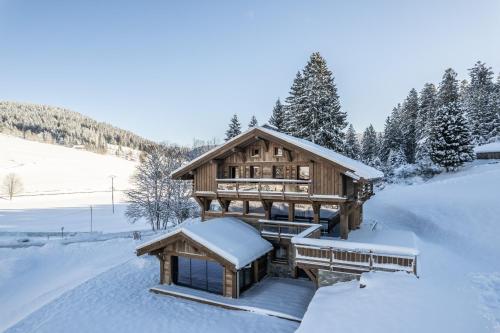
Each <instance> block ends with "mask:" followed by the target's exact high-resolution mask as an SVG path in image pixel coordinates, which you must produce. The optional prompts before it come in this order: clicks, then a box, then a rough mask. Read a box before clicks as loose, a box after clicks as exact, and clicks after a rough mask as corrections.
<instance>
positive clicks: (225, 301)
mask: <svg viewBox="0 0 500 333" xmlns="http://www.w3.org/2000/svg"><path fill="white" fill-rule="evenodd" d="M151 290H152V291H154V292H159V293H162V292H165V293H166V294H172V295H177V296H179V297H182V298H188V299H191V300H194V301H199V302H206V303H209V304H213V305H217V306H221V307H227V308H232V309H236V310H243V311H250V312H254V313H260V314H265V315H269V316H275V317H279V318H283V319H288V320H293V321H301V320H302V317H303V316H304V313H305V312H306V309H307V306H308V304H309V302H310V301H311V299H312V297H313V295H314V292H315V288H314V285H313V284H312V282H311V281H309V280H302V279H285V278H273V277H270V278H266V279H264V280H262V281H261V282H259V283H256V284H255V285H254V286H252V287H251V288H250V289H249V290H247V291H245V292H243V293H242V294H241V297H240V298H228V297H223V296H220V295H216V294H212V293H209V292H206V291H202V290H196V289H192V288H187V287H182V286H177V285H173V284H172V285H158V286H155V287H154V288H152V289H151Z"/></svg>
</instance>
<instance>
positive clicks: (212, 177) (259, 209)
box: [137, 127, 416, 297]
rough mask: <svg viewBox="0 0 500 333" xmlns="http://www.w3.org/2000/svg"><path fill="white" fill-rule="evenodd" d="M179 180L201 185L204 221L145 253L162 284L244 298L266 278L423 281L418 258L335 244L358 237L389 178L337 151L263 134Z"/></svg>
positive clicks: (182, 171) (236, 142) (243, 137)
mask: <svg viewBox="0 0 500 333" xmlns="http://www.w3.org/2000/svg"><path fill="white" fill-rule="evenodd" d="M172 176H173V177H174V178H176V179H185V180H192V182H193V197H194V198H195V199H196V201H197V202H198V203H199V205H200V207H201V222H196V223H190V224H188V225H187V226H184V225H182V226H181V227H179V228H177V229H176V231H174V232H172V233H169V234H167V235H166V236H163V237H160V238H159V239H156V240H153V241H151V242H148V243H146V244H144V245H141V246H140V247H138V249H137V254H138V255H142V254H146V253H149V254H154V255H156V256H157V257H158V258H159V259H160V266H161V270H160V272H161V274H160V276H161V278H160V282H161V283H164V284H170V283H175V284H181V285H188V286H191V287H194V288H198V289H204V290H207V291H211V292H216V293H219V294H222V295H224V296H228V297H238V296H239V295H240V293H241V292H242V291H243V290H244V289H245V288H247V287H248V286H250V285H251V284H252V283H254V282H257V281H259V280H260V279H261V278H262V277H263V276H265V275H266V274H269V275H274V276H287V277H298V276H304V277H309V278H310V279H311V280H312V281H313V282H314V283H315V284H316V285H317V286H318V285H321V281H322V280H332V277H331V276H330V275H331V274H330V275H328V274H326V275H325V274H323V273H322V272H326V273H331V272H339V273H347V274H360V273H362V272H364V271H369V270H373V269H380V270H404V271H408V272H414V273H416V254H415V253H413V252H412V251H406V252H404V251H403V252H402V253H399V255H398V254H395V252H394V251H393V252H391V251H387V249H386V248H378V249H372V248H369V247H366V245H363V244H358V245H353V244H354V243H351V244H350V245H346V244H347V243H350V242H346V243H344V242H341V241H336V242H335V241H334V239H335V238H337V239H339V240H340V239H347V238H348V234H349V231H350V230H353V229H356V228H359V225H360V224H361V222H362V216H363V213H362V212H363V203H364V202H365V201H366V200H368V199H369V198H370V197H371V196H372V195H373V183H372V182H373V181H374V180H376V179H378V178H380V177H382V176H383V174H382V173H381V172H380V171H378V170H376V169H374V168H372V167H369V166H367V165H365V164H363V163H361V162H359V161H355V160H353V159H350V158H348V157H346V156H343V155H341V154H339V153H336V152H334V151H332V150H329V149H326V148H323V147H321V146H319V145H316V144H314V143H311V142H309V141H306V140H302V139H297V138H295V137H292V136H289V135H286V134H283V133H280V132H277V131H275V130H273V129H272V128H268V127H255V128H252V129H250V130H248V131H246V132H244V133H242V134H240V135H238V136H237V137H235V138H233V139H231V140H229V141H227V142H226V143H225V144H223V145H221V146H219V147H216V148H214V149H213V150H211V151H209V152H207V153H205V154H203V155H202V156H200V157H198V158H196V159H194V160H193V161H191V162H189V163H188V164H186V165H184V166H182V167H181V168H179V169H178V170H176V171H174V172H173V174H172ZM203 221H205V222H203ZM322 236H327V237H322ZM320 238H326V239H320ZM396 252H397V251H396ZM214 272H215V274H212V273H214ZM213 276H215V278H214V277H213ZM333 279H336V277H333Z"/></svg>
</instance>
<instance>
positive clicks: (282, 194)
mask: <svg viewBox="0 0 500 333" xmlns="http://www.w3.org/2000/svg"><path fill="white" fill-rule="evenodd" d="M216 181H217V196H218V197H224V198H234V199H243V200H244V199H252V198H253V199H269V200H273V199H274V200H287V199H291V200H301V199H302V200H308V201H310V200H315V201H322V200H324V201H331V200H338V201H345V200H346V199H347V198H346V197H342V196H338V195H317V194H313V193H312V182H311V180H300V179H298V180H296V179H275V178H223V179H217V180H216Z"/></svg>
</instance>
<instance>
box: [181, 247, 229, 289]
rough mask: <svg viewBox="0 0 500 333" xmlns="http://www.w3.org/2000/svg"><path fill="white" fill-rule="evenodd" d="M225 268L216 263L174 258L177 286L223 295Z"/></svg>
mask: <svg viewBox="0 0 500 333" xmlns="http://www.w3.org/2000/svg"><path fill="white" fill-rule="evenodd" d="M223 272H224V269H223V267H222V266H221V265H220V264H218V263H217V262H215V261H209V260H201V259H194V258H188V257H182V256H179V257H172V275H173V280H174V283H175V284H178V285H182V286H187V287H191V288H195V289H201V290H206V291H209V292H211V293H216V294H222V279H223Z"/></svg>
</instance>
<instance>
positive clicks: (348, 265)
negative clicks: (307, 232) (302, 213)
mask: <svg viewBox="0 0 500 333" xmlns="http://www.w3.org/2000/svg"><path fill="white" fill-rule="evenodd" d="M292 243H293V244H294V249H295V263H296V264H298V265H300V264H305V265H309V266H311V265H312V266H316V267H318V268H321V267H322V268H323V269H330V270H335V269H348V270H354V271H360V272H362V271H372V270H380V271H391V272H394V271H405V272H408V273H413V274H415V275H417V257H418V251H416V250H415V249H411V248H403V247H393V246H385V245H376V244H364V243H355V242H344V241H332V240H326V239H304V238H299V237H295V238H293V239H292Z"/></svg>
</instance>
